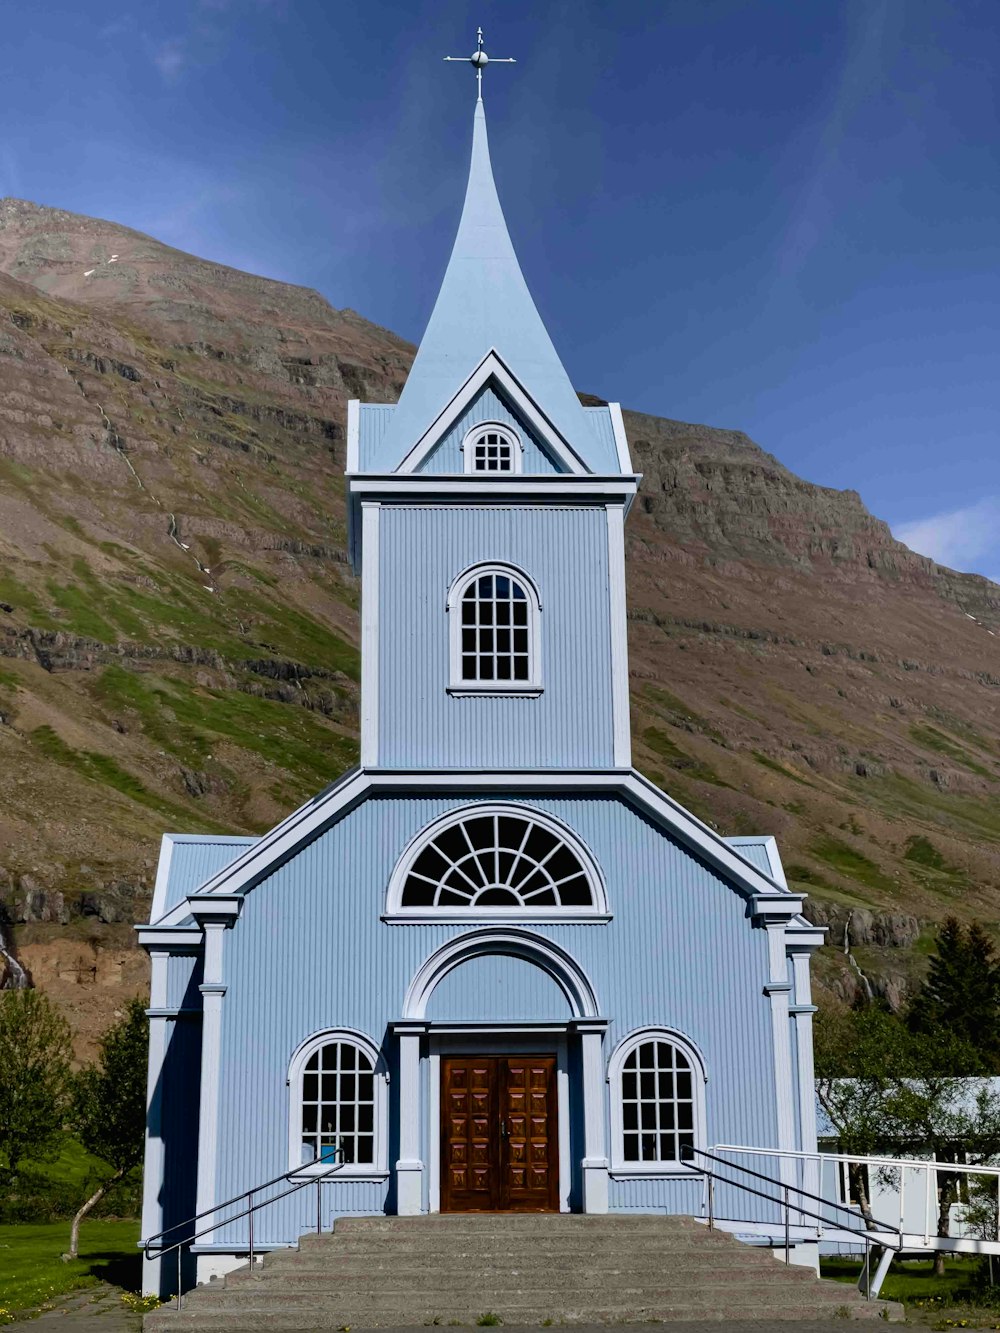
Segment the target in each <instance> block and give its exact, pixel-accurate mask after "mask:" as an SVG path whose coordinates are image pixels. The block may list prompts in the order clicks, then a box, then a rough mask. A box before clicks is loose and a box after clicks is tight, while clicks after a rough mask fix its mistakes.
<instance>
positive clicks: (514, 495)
mask: <svg viewBox="0 0 1000 1333" xmlns="http://www.w3.org/2000/svg"><path fill="white" fill-rule="evenodd" d="M479 475H480V474H478V473H473V474H472V475H471V476H466V475H465V474H464V473H463V474H461V475H452V474H449V473H441V472H431V473H427V472H421V473H419V474H417V475H416V476H409V475H404V476H400V475H399V474H398V473H395V472H372V473H362V474H361V475H360V476H356V477H349V478H348V490H349V493H350V495H351V496H352V498H359V497H360V498H365V499H371V498H375V499H379V500H394V499H398V498H400V497H403V498H410V499H419V501H420V503H421V504H432V503H433V504H445V503H448V502H449V501H455V502H457V503H459V504H464V503H467V502H468V500H469V499H470V498H476V499H488V500H494V501H501V500H508V501H509V500H512V499H513V500H514V501H516V502H517V503H519V504H520V503H523V502H524V501H525V498H527V499H528V500H532V501H535V502H537V503H539V504H544V503H546V502H547V501H551V500H558V501H560V502H561V503H574V502H575V503H577V504H595V503H596V504H622V503H624V505H625V508H626V510H628V508H629V506H630V505H631V503H632V501H633V500H634V499H635V497H636V494H637V493H638V482H637V479H636V478H635V477H622V476H619V475H618V473H617V472H616V473H614V474H613V475H612V476H609V477H601V476H597V475H595V474H593V473H590V474H588V475H586V476H582V475H581V476H565V475H559V474H557V473H553V474H552V475H546V474H540V473H537V472H522V473H520V474H518V473H516V472H498V473H496V474H494V476H493V478H492V479H491V480H488V481H480V480H477V477H478V476H479Z"/></svg>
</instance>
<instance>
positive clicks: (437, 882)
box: [386, 802, 607, 925]
mask: <svg viewBox="0 0 1000 1333" xmlns="http://www.w3.org/2000/svg"><path fill="white" fill-rule="evenodd" d="M386 916H387V917H388V918H390V919H392V918H398V919H406V920H413V919H414V918H417V919H419V920H428V921H429V920H433V921H475V922H477V923H478V924H479V925H485V924H486V923H487V922H489V921H508V920H510V918H511V917H514V918H516V919H524V918H534V919H536V920H537V919H539V918H542V919H544V920H551V921H562V922H565V921H567V920H570V921H571V920H587V921H593V920H595V919H596V920H604V921H606V920H607V899H606V897H605V892H604V885H603V882H602V880H601V875H600V871H599V870H598V868H597V865H596V863H595V862H594V860H593V858H592V857H591V856H590V853H589V852H588V851H587V849H586V848H585V847H584V846H583V845H582V843H580V841H579V840H578V839H577V838H575V837H574V835H573V834H572V833H571V832H570V830H569V829H567V828H565V827H564V826H563V825H562V824H560V823H559V822H558V821H557V820H554V819H552V818H551V816H548V815H545V814H542V813H541V811H537V810H533V809H531V808H530V807H528V806H520V805H514V804H507V803H500V802H497V803H495V804H493V803H484V804H482V805H476V806H471V807H468V806H467V807H465V808H464V809H462V810H458V811H452V812H451V813H450V814H448V815H445V816H444V817H443V818H442V819H439V820H436V821H435V823H433V824H431V825H430V826H429V827H428V828H426V829H424V830H423V831H422V832H421V833H420V834H418V836H417V837H416V838H415V839H414V840H413V842H412V843H411V844H410V846H409V847H408V848H407V849H406V851H405V852H404V853H403V855H402V857H400V860H399V863H398V864H397V866H396V869H395V871H394V872H393V875H392V879H391V880H390V882H389V892H388V897H387V902H386Z"/></svg>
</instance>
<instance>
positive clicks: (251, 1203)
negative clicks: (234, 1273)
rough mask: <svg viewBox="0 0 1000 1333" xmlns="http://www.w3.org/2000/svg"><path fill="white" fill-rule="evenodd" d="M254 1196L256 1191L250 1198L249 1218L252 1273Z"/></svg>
mask: <svg viewBox="0 0 1000 1333" xmlns="http://www.w3.org/2000/svg"><path fill="white" fill-rule="evenodd" d="M253 1196H254V1191H253V1190H251V1191H250V1194H249V1196H248V1197H249V1201H250V1215H249V1217H248V1218H247V1221H248V1222H249V1224H250V1271H251V1272H253Z"/></svg>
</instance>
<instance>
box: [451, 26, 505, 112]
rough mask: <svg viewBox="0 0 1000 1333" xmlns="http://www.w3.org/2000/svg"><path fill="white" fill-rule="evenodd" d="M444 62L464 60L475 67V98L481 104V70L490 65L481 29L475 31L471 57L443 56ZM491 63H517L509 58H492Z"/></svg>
mask: <svg viewBox="0 0 1000 1333" xmlns="http://www.w3.org/2000/svg"><path fill="white" fill-rule="evenodd" d="M445 60H457V61H460V62H461V63H463V64H464V63H465V61H466V60H468V62H469V64H470V65H475V67H476V94H477V97H478V99H479V101H480V102H481V101H482V100H483V70H484V69H485V68H486V66H487V65H488V64H489V63H490V58H489V56H488V55H487V54H486V52H485V51H484V50H483V30H482V28H477V29H476V49H475V51H473V53H472V55H471V56H445ZM493 63H494V65H516V64H517V61H516V60H512V59H511V58H510V57H509V56H507V57H505V58H504V59H502V60H498V59H497V58H496V57H495V56H494V58H493Z"/></svg>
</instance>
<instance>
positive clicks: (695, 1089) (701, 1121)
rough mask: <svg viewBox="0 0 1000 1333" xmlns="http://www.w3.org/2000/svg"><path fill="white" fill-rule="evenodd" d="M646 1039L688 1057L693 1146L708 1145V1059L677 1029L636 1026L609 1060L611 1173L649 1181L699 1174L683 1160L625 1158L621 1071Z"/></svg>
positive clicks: (701, 1146) (703, 1146)
mask: <svg viewBox="0 0 1000 1333" xmlns="http://www.w3.org/2000/svg"><path fill="white" fill-rule="evenodd" d="M647 1041H665V1042H668V1043H669V1044H670V1045H671V1046H674V1047H676V1049H677V1050H679V1051H680V1052H681V1054H682V1055H683V1056H684V1057H685V1058H686V1059H687V1061H688V1063H689V1064H690V1066H691V1097H692V1101H693V1107H692V1122H693V1125H694V1146H695V1147H696V1148H705V1147H706V1146H707V1144H708V1121H707V1115H706V1110H705V1084H706V1083H707V1082H708V1074H707V1072H706V1065H705V1059H704V1057H703V1055H702V1053H701V1051H700V1050H699V1049H698V1047H697V1046H696V1045H695V1043H694V1042H693V1041H692V1040H691V1038H690V1037H686V1036H685V1035H684V1033H683V1032H678V1031H677V1030H676V1028H668V1027H661V1026H658V1025H655V1024H654V1025H652V1026H650V1027H643V1028H634V1029H633V1030H632V1031H631V1032H628V1033H626V1035H625V1036H624V1037H623V1038H622V1039H621V1041H620V1042H619V1043H618V1045H617V1046H616V1047H615V1049H614V1050H613V1051H612V1053H611V1059H610V1060H609V1061H608V1076H607V1077H608V1085H609V1090H610V1099H611V1174H612V1176H640V1177H643V1178H644V1179H648V1180H660V1179H663V1178H664V1177H676V1176H696V1175H698V1174H699V1172H698V1170H697V1168H695V1167H691V1166H684V1165H683V1163H681V1162H629V1161H626V1160H625V1140H624V1133H625V1129H624V1124H623V1120H622V1093H621V1085H622V1073H623V1070H624V1066H625V1061H626V1060H627V1059H628V1057H629V1056H630V1055H631V1054H632V1052H633V1051H634V1050H635V1048H636V1047H637V1046H641V1045H642V1044H643V1043H644V1042H647Z"/></svg>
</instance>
